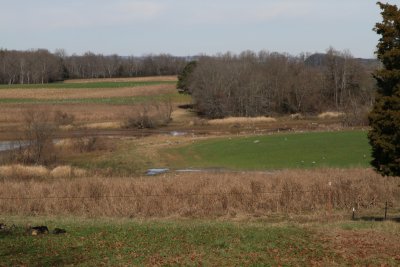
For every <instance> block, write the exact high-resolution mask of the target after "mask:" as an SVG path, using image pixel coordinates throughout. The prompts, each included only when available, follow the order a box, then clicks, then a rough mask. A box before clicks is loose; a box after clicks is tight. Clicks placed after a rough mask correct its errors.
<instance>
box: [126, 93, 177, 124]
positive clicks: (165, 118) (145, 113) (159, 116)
mask: <svg viewBox="0 0 400 267" xmlns="http://www.w3.org/2000/svg"><path fill="white" fill-rule="evenodd" d="M171 115H172V104H171V101H170V100H169V99H168V100H165V101H161V102H156V103H145V104H142V106H141V109H140V110H139V111H137V112H136V114H135V115H133V116H131V115H130V116H128V117H127V118H126V119H125V121H124V122H123V127H124V128H138V129H153V128H157V127H160V126H165V125H167V124H168V123H169V122H170V121H171V120H172V119H171Z"/></svg>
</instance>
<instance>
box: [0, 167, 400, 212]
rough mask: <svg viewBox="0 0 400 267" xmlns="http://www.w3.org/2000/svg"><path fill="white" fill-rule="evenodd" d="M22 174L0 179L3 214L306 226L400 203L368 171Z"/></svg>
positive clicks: (393, 185)
mask: <svg viewBox="0 0 400 267" xmlns="http://www.w3.org/2000/svg"><path fill="white" fill-rule="evenodd" d="M21 173H22V172H21V171H20V172H19V174H18V173H17V174H15V177H12V176H10V175H7V176H3V178H1V179H0V185H1V186H0V196H2V198H4V199H2V201H1V202H0V212H1V213H2V214H15V215H78V216H110V217H142V218H161V217H199V218H215V217H229V218H242V217H254V216H256V217H260V216H261V217H263V216H267V217H268V216H274V215H285V214H292V215H293V216H300V215H301V216H305V217H308V218H309V219H310V218H316V217H320V216H322V217H324V218H325V217H326V215H327V214H328V215H332V216H339V217H340V216H345V217H349V216H351V209H352V208H353V207H355V208H356V210H357V212H366V211H369V210H371V211H373V210H379V209H380V208H381V205H382V203H384V202H385V201H390V203H393V205H395V207H398V206H399V204H400V202H399V188H398V184H399V181H398V178H384V177H382V176H379V175H377V174H376V173H374V172H373V171H372V170H369V169H349V170H340V169H322V170H314V171H307V170H301V171H299V170H296V171H289V170H288V171H279V172H273V173H261V172H247V173H211V172H210V173H170V174H166V175H163V176H157V177H142V178H132V177H126V178H118V177H88V178H78V177H76V178H73V177H72V178H68V179H63V178H60V179H54V178H51V177H50V176H48V177H47V176H44V177H42V178H41V179H38V178H37V177H36V178H35V177H29V176H28V177H25V176H22V175H21ZM329 182H331V183H332V185H331V186H329V185H328V184H329ZM7 198H10V199H7ZM13 198H15V199H13ZM19 198H23V199H19ZM396 205H397V206H396Z"/></svg>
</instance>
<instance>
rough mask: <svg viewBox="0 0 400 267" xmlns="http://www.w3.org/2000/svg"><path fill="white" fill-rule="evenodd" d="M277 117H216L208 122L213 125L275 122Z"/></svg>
mask: <svg viewBox="0 0 400 267" xmlns="http://www.w3.org/2000/svg"><path fill="white" fill-rule="evenodd" d="M275 121H276V119H275V118H271V117H254V118H249V117H228V118H225V119H215V120H209V121H208V123H209V124H211V125H220V124H236V123H239V124H253V123H268V122H275Z"/></svg>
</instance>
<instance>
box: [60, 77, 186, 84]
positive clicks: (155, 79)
mask: <svg viewBox="0 0 400 267" xmlns="http://www.w3.org/2000/svg"><path fill="white" fill-rule="evenodd" d="M177 80H178V77H177V76H175V75H170V76H150V77H132V78H99V79H74V80H66V81H64V82H65V83H91V82H158V81H177Z"/></svg>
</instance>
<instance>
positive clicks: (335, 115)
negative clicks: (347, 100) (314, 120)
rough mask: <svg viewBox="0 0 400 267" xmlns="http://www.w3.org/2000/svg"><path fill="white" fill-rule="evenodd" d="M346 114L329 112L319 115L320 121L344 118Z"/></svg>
mask: <svg viewBox="0 0 400 267" xmlns="http://www.w3.org/2000/svg"><path fill="white" fill-rule="evenodd" d="M344 115H345V114H344V113H343V112H335V111H328V112H323V113H321V114H319V115H318V119H335V118H340V117H343V116H344Z"/></svg>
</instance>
